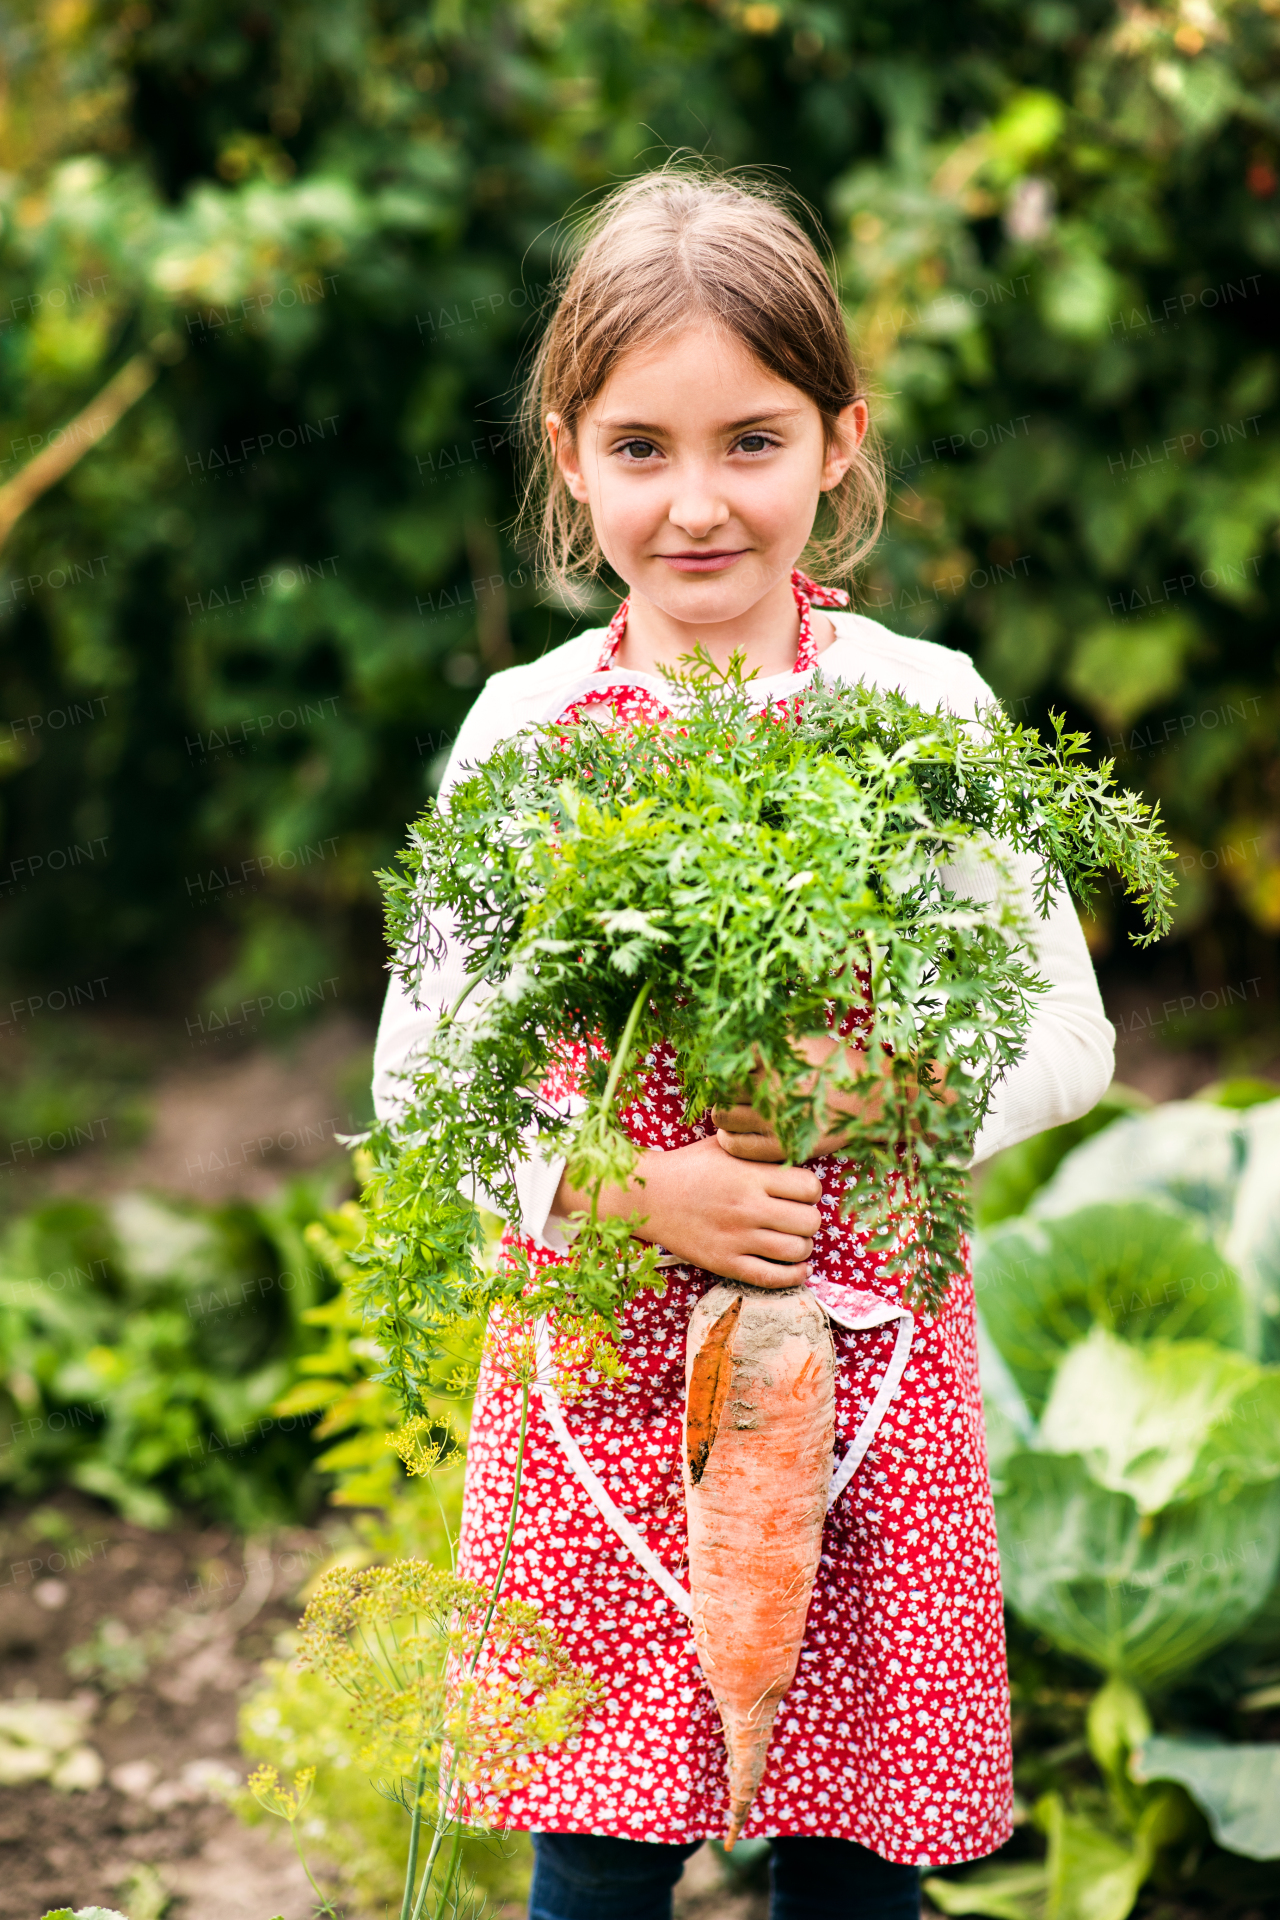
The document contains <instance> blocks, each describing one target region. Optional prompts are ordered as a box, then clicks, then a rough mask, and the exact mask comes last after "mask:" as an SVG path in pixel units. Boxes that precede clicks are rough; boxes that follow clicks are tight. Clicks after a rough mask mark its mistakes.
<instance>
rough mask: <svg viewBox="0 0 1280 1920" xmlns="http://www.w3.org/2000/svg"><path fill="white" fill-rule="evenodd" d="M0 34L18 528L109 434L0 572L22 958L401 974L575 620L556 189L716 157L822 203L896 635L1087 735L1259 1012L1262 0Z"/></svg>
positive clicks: (88, 12)
mask: <svg viewBox="0 0 1280 1920" xmlns="http://www.w3.org/2000/svg"><path fill="white" fill-rule="evenodd" d="M0 51H2V53H3V59H4V64H5V70H6V78H7V94H6V100H5V106H4V117H3V121H2V122H0V174H2V175H3V178H2V179H0V222H2V225H0V412H2V413H3V421H4V425H3V432H2V434H0V485H3V484H4V483H5V482H8V483H10V485H9V488H8V490H7V492H5V493H2V494H0V523H6V524H7V522H6V521H5V510H6V508H7V510H8V514H9V515H12V513H13V512H14V510H15V509H16V507H17V506H18V505H20V504H21V493H22V483H19V485H18V487H17V488H16V489H15V488H14V486H13V481H14V476H16V475H21V474H24V473H27V471H28V468H29V467H30V463H31V462H33V461H36V462H38V461H39V460H40V459H41V457H42V456H46V457H48V458H52V457H53V453H52V452H51V449H52V450H57V449H59V448H60V449H61V450H62V456H63V457H65V456H66V454H67V453H68V452H69V451H79V452H80V455H81V457H80V458H79V459H78V460H77V461H76V463H75V464H74V465H73V466H71V467H70V470H69V471H68V472H67V473H66V475H65V477H64V478H62V479H61V480H59V481H58V483H57V484H56V485H54V486H52V487H51V488H49V489H48V490H47V491H45V492H44V493H43V494H42V495H41V496H40V497H39V498H38V499H36V500H35V501H34V502H33V504H31V505H30V507H29V508H28V510H27V511H25V512H24V513H22V515H21V517H20V518H17V519H16V521H15V522H14V524H13V527H12V532H11V533H10V534H9V538H8V542H7V545H6V547H5V550H4V560H3V566H2V567H0V573H2V574H3V578H2V579H0V689H2V690H0V713H3V715H4V716H5V720H4V724H3V725H0V772H2V773H3V775H4V779H3V783H2V784H0V821H2V825H0V831H2V832H3V836H4V846H3V854H2V856H0V882H3V887H2V888H0V891H3V893H4V894H5V895H6V896H7V899H6V908H7V910H6V912H5V914H4V916H3V932H2V933H0V972H2V973H3V975H4V977H5V979H6V980H8V981H12V982H14V983H16V986H17V987H18V988H21V989H24V990H26V989H29V988H30V987H31V986H32V984H33V983H34V985H36V986H40V985H47V984H48V983H50V982H51V981H52V980H54V979H55V978H56V979H58V980H61V978H62V975H63V974H64V973H66V974H67V977H68V982H70V981H71V980H74V981H77V982H78V981H80V980H82V979H83V980H85V981H88V980H89V979H91V978H93V977H95V976H98V975H103V974H107V973H110V974H111V976H112V978H113V982H114V983H115V985H113V991H115V990H116V988H117V987H119V986H120V985H122V983H123V982H125V981H128V982H129V986H130V991H131V992H132V993H133V995H134V996H135V998H137V999H138V1000H139V1001H140V1002H144V1003H145V1004H147V1005H148V1006H155V1005H166V1006H169V1007H177V1008H179V1010H183V1011H185V1010H186V1009H187V1008H189V1007H192V1006H194V1005H196V1004H198V1003H201V1004H210V1005H211V1004H214V1003H216V1002H219V1001H221V1000H223V999H232V1000H238V999H239V998H240V997H241V996H243V995H257V994H269V995H278V994H280V993H281V991H282V989H284V988H286V987H288V988H289V990H290V991H293V990H295V989H300V988H301V987H302V985H304V984H308V983H313V982H316V981H319V980H320V979H321V978H322V977H323V978H327V979H330V980H335V979H336V981H337V982H338V985H337V986H335V987H334V988H333V989H332V991H333V994H334V995H336V996H337V997H339V998H341V999H342V1000H344V1001H346V1002H347V1003H348V1004H353V1005H357V1006H368V1007H372V1006H373V1005H374V1004H376V1000H377V998H378V995H379V991H380V985H381V975H380V961H381V952H380V933H379V925H378V915H377V902H376V898H375V890H374V885H373V881H372V878H371V874H372V870H373V869H374V867H375V866H377V865H378V864H380V863H382V862H383V861H385V860H386V859H387V857H388V855H389V854H390V852H391V851H392V848H393V847H394V845H395V844H396V843H397V841H398V839H399V837H400V835H401V832H402V830H403V827H404V824H405V821H406V820H407V819H408V818H409V817H410V816H411V815H412V814H413V813H414V812H415V811H416V810H417V809H418V808H419V806H420V805H421V803H422V802H423V800H424V797H425V796H426V794H427V793H428V792H429V791H430V788H431V783H432V778H433V769H436V770H438V764H439V755H440V753H441V751H442V749H443V748H444V746H445V745H446V744H447V742H448V740H449V738H450V737H451V735H452V734H453V732H454V731H455V729H456V727H457V724H458V722H459V719H460V717H461V715H462V714H463V712H464V711H465V709H466V707H467V705H468V703H469V702H470V700H471V699H472V698H473V697H474V693H475V690H476V688H477V687H478V685H479V684H480V683H481V682H482V681H483V679H484V677H485V676H486V675H487V674H488V673H489V672H491V671H492V670H494V669H495V668H499V667H501V666H503V665H504V664H507V663H508V662H510V661H512V660H519V659H525V658H529V657H532V656H533V655H536V654H537V653H539V652H540V651H541V650H543V649H544V648H546V647H547V646H550V645H554V644H555V643H556V642H558V641H559V640H561V639H562V638H564V637H566V636H567V635H568V633H569V632H570V631H572V625H573V620H574V618H575V616H574V615H573V614H572V613H571V612H570V611H568V610H566V609H564V608H563V607H562V606H559V605H557V604H552V603H549V602H548V600H547V599H546V597H545V596H544V595H543V594H542V593H541V592H540V590H539V588H538V586H537V584H536V583H535V581H534V580H533V579H532V577H531V575H530V572H529V570H528V568H527V566H522V556H521V554H520V553H519V552H518V551H517V550H516V549H515V548H514V546H513V545H512V542H511V538H510V533H509V527H510V522H511V517H512V512H513V507H514V475H513V465H512V454H511V448H510V446H509V444H508V439H507V432H508V425H509V420H510V417H511V404H512V387H513V379H514V377H515V373H516V370H517V367H518V364H519V361H520V357H521V355H522V353H523V351H524V350H525V349H526V348H527V346H528V345H529V342H530V340H531V338H532V336H533V333H534V330H535V328H536V324H537V317H538V313H539V310H540V307H541V306H542V304H543V303H544V301H545V298H546V290H547V287H548V283H549V281H550V279H551V276H552V272H553V265H554V259H555V254H556V243H557V241H558V239H559V238H561V237H562V235H563V233H564V221H565V216H566V214H567V213H568V212H569V211H570V210H571V209H572V208H573V207H574V206H576V205H579V204H581V203H582V201H583V200H584V198H586V199H589V198H590V197H591V196H592V195H593V194H595V193H597V192H598V191H600V190H602V189H604V188H605V187H607V186H608V185H609V184H611V183H612V182H614V181H616V180H618V179H620V178H622V177H625V176H626V175H627V174H628V173H630V172H632V171H634V170H635V169H637V168H639V167H642V166H645V165H652V164H655V163H659V162H661V161H662V159H663V158H664V157H665V156H666V155H667V154H668V153H669V152H670V151H671V150H673V149H676V148H694V149H696V150H698V151H700V152H705V153H706V154H708V155H710V156H713V157H715V158H717V159H718V160H720V161H723V162H725V163H727V164H731V165H756V166H765V167H768V168H772V169H776V170H777V172H778V174H779V176H780V177H781V178H783V179H785V180H786V181H788V182H789V183H790V184H791V185H792V186H794V187H795V188H796V189H797V190H798V191H799V192H800V193H802V194H804V195H805V196H806V197H807V198H808V200H809V201H810V202H811V203H812V205H813V206H814V208H815V209H816V210H817V212H818V214H819V216H820V217H821V219H822V221H823V222H824V223H825V225H826V229H827V232H828V234H829V237H830V242H831V245H832V248H833V250H834V253H835V255H836V256H837V259H838V264H839V268H840V272H841V275H842V280H843V285H844V289H845V294H846V298H847V304H848V310H849V316H850V323H851V326H852V328H853V331H854V335H855V337H856V339H857V341H858V342H859V344H860V349H861V352H862V355H863V357H864V361H865V363H866V365H867V368H868V372H869V378H870V382H871V385H872V389H873V391H874V393H875V394H876V396H877V400H876V416H877V419H878V423H879V427H880V430H881V433H882V435H883V438H884V441H885V444H886V447H887V449H888V452H889V456H890V460H891V463H892V465H893V469H894V486H893V506H892V511H891V513H890V516H889V521H888V525H887V529H886V533H885V537H884V539H883V541H882V543H881V545H880V547H879V548H878V550H877V552H876V553H875V555H874V556H873V557H872V560H871V562H870V563H869V565H868V567H867V569H866V572H865V575H864V578H863V579H862V581H861V582H860V583H859V596H860V602H861V604H862V605H863V607H864V608H865V610H866V611H868V612H870V613H872V614H873V615H874V616H875V617H877V618H879V619H881V620H883V621H885V622H886V623H887V624H888V625H890V626H892V627H895V628H898V629H899V630H901V631H904V632H913V633H919V634H922V635H924V636H926V637H927V638H929V639H931V640H934V641H939V642H941V643H942V644H944V645H947V646H953V647H960V648H963V649H965V650H966V651H969V652H971V653H973V654H974V656H975V657H976V659H977V661H978V663H979V665H980V667H981V669H982V670H983V672H984V673H985V674H986V675H987V676H988V678H989V679H990V681H991V683H992V684H993V686H994V687H995V688H996V690H997V692H998V693H999V694H1000V695H1001V697H1002V698H1004V699H1005V700H1006V701H1008V702H1010V703H1013V705H1014V707H1015V710H1016V711H1017V712H1018V713H1019V714H1020V715H1022V716H1024V717H1026V718H1028V719H1029V720H1032V721H1034V720H1037V719H1039V718H1041V717H1042V716H1043V715H1044V713H1045V711H1046V709H1047V707H1048V706H1049V705H1050V704H1051V703H1052V704H1054V705H1056V706H1059V707H1063V708H1065V709H1066V710H1067V711H1068V712H1069V714H1070V715H1071V717H1072V718H1073V720H1075V721H1077V722H1078V723H1082V724H1084V725H1086V726H1087V727H1088V728H1090V729H1091V730H1092V732H1093V733H1094V737H1095V740H1096V742H1097V746H1098V749H1099V752H1108V751H1109V752H1111V753H1113V754H1115V755H1116V756H1117V758H1118V760H1119V763H1120V769H1121V772H1122V774H1123V775H1124V777H1125V778H1127V779H1128V780H1129V781H1130V782H1131V783H1133V784H1135V785H1138V786H1141V787H1142V788H1143V789H1144V790H1145V791H1146V792H1148V793H1149V794H1150V795H1151V796H1152V797H1156V798H1158V799H1159V800H1160V802H1161V804H1162V806H1163V808H1164V809H1165V812H1166V815H1167V818H1168V821H1169V824H1170V827H1171V830H1172V831H1173V833H1174V835H1175V837H1176V840H1177V843H1178V847H1179V851H1180V854H1181V856H1182V886H1181V893H1180V910H1179V919H1178V925H1177V928H1176V930H1175V934H1174V936H1173V937H1172V940H1171V942H1170V943H1169V944H1168V945H1167V947H1166V948H1165V949H1164V950H1163V951H1162V952H1161V953H1158V954H1156V955H1155V956H1154V957H1153V958H1152V959H1150V960H1148V961H1145V962H1143V963H1142V964H1143V965H1145V966H1147V967H1148V968H1154V970H1155V975H1158V976H1159V979H1160V980H1161V981H1162V982H1164V983H1166V984H1167V983H1169V982H1170V981H1172V982H1173V983H1174V985H1175V986H1176V985H1180V986H1181V988H1182V989H1184V990H1185V989H1187V988H1189V989H1190V991H1191V993H1192V995H1193V996H1196V997H1197V1015H1196V1017H1197V1018H1200V1017H1201V1015H1200V1011H1199V1009H1200V1008H1201V1007H1204V1006H1208V1007H1209V1008H1210V1012H1209V1013H1207V1014H1204V1015H1203V1018H1205V1019H1208V1020H1213V1019H1217V1020H1219V1021H1220V1022H1222V1021H1225V1022H1226V1030H1229V1029H1230V1026H1231V1023H1232V1022H1233V1021H1236V1022H1238V1021H1239V1020H1240V1019H1242V1018H1244V1017H1245V1014H1244V1013H1242V1012H1241V1009H1240V1007H1239V1005H1238V1004H1235V1003H1232V1004H1231V1005H1228V1004H1227V1003H1226V1000H1225V995H1224V993H1223V989H1224V987H1225V985H1226V983H1232V982H1236V981H1244V980H1248V981H1252V982H1253V986H1252V988H1251V990H1250V994H1249V996H1248V999H1249V1002H1250V1004H1249V1006H1248V1008H1247V1009H1246V1012H1247V1015H1248V1018H1249V1019H1251V1020H1252V1021H1253V1022H1254V1023H1255V1024H1256V1022H1257V1019H1258V1017H1259V1013H1260V1011H1261V1009H1262V1007H1263V1006H1266V1005H1269V1006H1272V1007H1274V1004H1275V1001H1276V998H1277V980H1276V964H1275V934H1276V932H1277V930H1280V755H1278V754H1277V746H1276V742H1277V737H1278V732H1277V723H1278V721H1280V699H1278V697H1277V687H1276V641H1275V637H1274V633H1273V629H1272V625H1271V624H1270V622H1269V621H1268V619H1267V615H1266V605H1267V598H1268V593H1269V592H1271V591H1273V590H1274V586H1275V581H1276V575H1277V567H1278V564H1280V562H1278V557H1277V551H1276V539H1275V529H1276V518H1277V512H1278V511H1280V487H1278V485H1277V482H1278V481H1280V453H1278V451H1277V400H1276V346H1275V342H1276V337H1277V328H1276V317H1277V316H1276V269H1277V265H1278V264H1280V193H1278V191H1277V185H1278V182H1277V172H1278V169H1280V161H1278V160H1277V148H1278V144H1280V5H1277V0H1240V3H1239V4H1234V3H1232V0H1219V4H1212V5H1211V4H1210V3H1209V0H1179V4H1176V5H1169V4H1164V5H1160V6H1153V7H1144V6H1138V5H1125V6H1122V7H1119V8H1117V7H1116V6H1114V5H1112V4H1110V0H1083V3H1082V4H1067V0H1033V3H1028V4H1024V0H959V3H958V4H949V5H946V6H943V5H938V4H936V3H935V0H894V4H892V5H890V4H887V3H886V0H860V4H857V5H855V4H852V0H843V3H840V4H835V3H833V4H827V5H811V4H804V3H803V0H798V3H797V4H788V5H764V4H746V5H743V4H739V3H738V0H658V4H647V5H641V4H636V3H635V0H609V3H608V4H607V5H602V4H599V0H593V3H592V4H586V3H585V0H488V3H484V0H480V3H476V4H466V5H464V4H462V3H461V0H441V3H440V4H436V5H423V4H418V5H413V6H410V5H406V4H399V3H398V0H382V4H374V0H326V4H325V5H323V6H320V5H315V4H312V5H307V4H302V3H301V0H285V3H283V4H280V3H277V0H252V4H245V5H243V6H234V7H230V6H222V5H215V4H212V0H164V3H163V4H157V5H145V4H141V3H140V0H131V3H130V4H119V3H118V0H14V4H12V5H11V6H10V8H9V9H8V10H7V12H6V15H5V19H4V22H3V24H2V25H0ZM117 414H118V416H119V417H118V419H117V420H116V424H114V425H111V426H110V427H109V428H107V430H105V431H104V430H103V429H104V424H105V423H106V422H107V421H108V420H111V419H113V418H115V416H116V415H117ZM576 617H577V618H578V620H579V621H581V619H582V618H583V617H584V616H582V615H581V614H579V615H578V616H576ZM586 617H590V616H586ZM1123 931H1124V922H1123V916H1122V913H1121V910H1120V908H1119V906H1118V905H1117V904H1116V903H1114V902H1113V901H1111V900H1109V899H1107V898H1106V897H1105V895H1104V896H1102V897H1100V899H1099V901H1098V903H1097V909H1096V913H1095V916H1094V918H1093V920H1092V921H1091V923H1090V927H1089V932H1090V937H1091V940H1092V941H1093V944H1094V947H1095V951H1096V952H1097V954H1098V955H1099V957H1100V959H1102V960H1103V962H1104V964H1107V965H1110V966H1112V967H1116V968H1119V969H1120V972H1121V974H1122V975H1123V976H1125V977H1132V976H1133V975H1134V974H1135V972H1136V971H1137V969H1138V963H1137V962H1135V961H1134V960H1133V959H1132V958H1130V957H1129V956H1128V954H1127V952H1126V948H1125V945H1124V943H1123V941H1122V938H1121V936H1122V934H1123ZM1108 956H1109V958H1108ZM1153 977H1154V976H1153ZM64 984H65V983H64ZM1243 997H1244V996H1243V995H1242V996H1241V998H1243ZM1220 999H1221V1000H1222V1006H1221V1008H1219V1005H1218V1003H1219V1000H1220Z"/></svg>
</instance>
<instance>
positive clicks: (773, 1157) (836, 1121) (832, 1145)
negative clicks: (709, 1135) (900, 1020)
mask: <svg viewBox="0 0 1280 1920" xmlns="http://www.w3.org/2000/svg"><path fill="white" fill-rule="evenodd" d="M794 1044H795V1048H796V1051H797V1053H799V1054H801V1055H802V1056H803V1057H804V1058H805V1059H806V1060H808V1061H809V1062H810V1064H811V1065H812V1066H815V1067H818V1066H821V1065H822V1064H823V1062H824V1061H826V1060H829V1059H830V1057H831V1055H832V1054H833V1053H834V1052H835V1050H836V1048H837V1047H838V1046H839V1045H840V1044H841V1042H840V1041H839V1040H837V1039H836V1038H835V1037H834V1035H831V1034H825V1033H824V1034H811V1035H810V1036H809V1037H808V1038H807V1039H803V1040H797V1041H795V1043H794ZM853 1051H855V1050H854V1049H853V1048H851V1049H850V1052H853ZM856 1064H857V1065H859V1066H861V1067H862V1068H864V1069H865V1064H866V1062H865V1058H863V1057H862V1056H861V1055H860V1056H859V1060H858V1062H857V1063H856ZM889 1070H890V1062H889V1060H888V1058H887V1056H886V1057H885V1058H884V1060H883V1062H882V1072H883V1073H885V1074H887V1073H888V1072H889ZM762 1077H763V1070H761V1073H759V1074H757V1076H756V1078H757V1081H759V1080H760V1079H762ZM945 1079H946V1067H945V1064H944V1065H943V1066H941V1067H940V1068H938V1067H935V1071H934V1085H935V1089H940V1088H941V1087H942V1083H943V1082H944V1081H945ZM810 1085H812V1082H810ZM942 1098H943V1099H948V1098H954V1095H947V1094H946V1093H943V1094H942ZM882 1105H883V1102H882V1099H881V1095H880V1091H879V1089H878V1088H872V1089H871V1090H870V1091H869V1092H868V1093H841V1092H839V1091H837V1090H835V1089H832V1090H831V1091H830V1092H829V1093H828V1094H827V1111H826V1115H825V1119H826V1122H827V1131H826V1132H825V1133H824V1134H823V1135H822V1136H821V1137H820V1139H819V1140H818V1141H817V1142H816V1144H815V1146H814V1148H813V1151H812V1153H811V1154H810V1156H809V1158H810V1159H811V1160H817V1159H819V1158H820V1157H821V1156H822V1155H823V1154H827V1153H839V1152H840V1150H841V1148H842V1147H844V1146H845V1145H846V1144H847V1142H848V1137H849V1136H848V1128H847V1127H846V1126H843V1125H841V1124H840V1122H841V1117H842V1116H844V1117H847V1118H850V1119H852V1118H858V1119H862V1120H873V1121H874V1120H877V1119H878V1118H879V1116H880V1113H881V1109H882ZM712 1118H713V1119H714V1120H715V1123H716V1140H717V1143H718V1144H719V1146H720V1147H721V1149H722V1150H723V1151H724V1152H725V1153H727V1154H729V1155H730V1156H731V1157H732V1158H733V1159H735V1160H750V1161H754V1162H756V1163H757V1164H760V1163H774V1164H776V1163H778V1162H780V1161H781V1160H782V1159H783V1158H784V1157H785V1156H784V1154H783V1151H782V1142H781V1141H780V1140H779V1138H778V1136H777V1134H776V1133H775V1132H774V1130H773V1128H772V1127H771V1126H770V1124H769V1122H768V1121H767V1120H766V1119H765V1118H764V1117H763V1116H762V1115H761V1114H759V1113H757V1111H756V1109H755V1108H754V1107H753V1106H750V1105H748V1104H747V1103H746V1102H743V1103H741V1104H739V1105H737V1106H733V1107H716V1108H715V1109H714V1110H713V1113H712Z"/></svg>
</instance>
